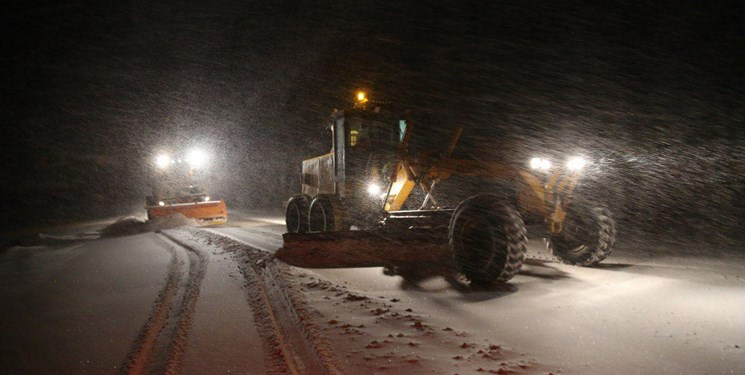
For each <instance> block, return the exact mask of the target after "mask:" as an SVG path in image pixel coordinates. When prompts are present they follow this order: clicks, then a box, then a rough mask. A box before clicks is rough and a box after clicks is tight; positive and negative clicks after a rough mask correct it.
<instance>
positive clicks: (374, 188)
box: [367, 182, 383, 197]
mask: <svg viewBox="0 0 745 375" xmlns="http://www.w3.org/2000/svg"><path fill="white" fill-rule="evenodd" d="M382 190H383V189H381V188H380V185H378V184H376V183H374V182H371V183H369V184H368V185H367V193H368V194H370V195H372V196H374V197H377V196H378V195H380V192H381V191H382Z"/></svg>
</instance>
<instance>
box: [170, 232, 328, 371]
mask: <svg viewBox="0 0 745 375" xmlns="http://www.w3.org/2000/svg"><path fill="white" fill-rule="evenodd" d="M179 232H181V233H183V234H184V235H186V236H185V237H184V241H189V242H190V243H191V241H194V242H195V243H194V247H197V246H200V247H201V246H207V247H209V248H212V249H214V250H218V251H226V252H229V253H232V255H233V257H234V259H235V260H236V261H237V262H238V265H239V269H240V271H241V273H242V274H243V277H244V280H245V283H246V296H247V298H248V302H249V305H250V306H251V309H252V310H253V312H254V319H255V321H256V326H257V330H258V331H259V334H260V335H261V338H262V340H263V341H264V354H265V360H266V364H267V369H266V370H267V372H268V373H271V374H340V373H341V371H340V370H339V368H338V365H337V364H336V360H335V359H334V358H333V354H332V351H331V349H330V348H329V347H328V345H327V344H326V343H325V342H324V340H323V339H322V338H321V336H320V335H319V334H318V329H317V327H315V326H313V324H312V323H311V319H310V318H309V317H308V316H306V315H307V312H306V311H305V308H304V307H303V306H302V302H301V299H302V297H301V296H300V295H299V294H298V293H299V292H298V291H297V290H294V289H293V287H292V286H291V285H289V284H288V282H287V281H286V278H287V277H289V276H288V275H287V273H286V272H285V270H284V269H283V267H284V265H283V264H280V263H277V262H276V261H273V260H271V259H270V258H271V256H270V254H269V253H267V252H266V251H261V250H257V249H255V248H253V247H251V246H249V245H247V244H245V243H242V242H239V241H236V240H235V239H232V238H229V237H226V236H224V235H221V234H217V233H215V232H211V231H210V232H208V231H205V230H199V231H198V230H194V229H182V230H179ZM203 251H208V250H203Z"/></svg>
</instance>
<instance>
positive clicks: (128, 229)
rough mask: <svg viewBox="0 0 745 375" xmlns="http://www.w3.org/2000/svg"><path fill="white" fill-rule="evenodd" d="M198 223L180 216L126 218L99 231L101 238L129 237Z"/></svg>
mask: <svg viewBox="0 0 745 375" xmlns="http://www.w3.org/2000/svg"><path fill="white" fill-rule="evenodd" d="M198 225H199V222H198V221H197V220H195V219H191V218H188V217H186V216H184V215H182V214H176V215H172V216H168V217H159V218H155V219H152V220H144V219H142V218H138V217H134V216H127V217H124V218H121V219H119V220H117V221H116V222H115V223H113V224H111V225H109V226H107V227H105V228H103V229H102V230H101V231H100V234H101V237H119V236H131V235H133V234H138V233H145V232H158V231H161V230H163V229H173V228H178V227H182V226H198Z"/></svg>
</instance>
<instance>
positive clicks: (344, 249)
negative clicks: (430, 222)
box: [275, 230, 451, 268]
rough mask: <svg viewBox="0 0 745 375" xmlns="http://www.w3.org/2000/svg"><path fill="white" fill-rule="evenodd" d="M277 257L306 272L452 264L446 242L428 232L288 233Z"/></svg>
mask: <svg viewBox="0 0 745 375" xmlns="http://www.w3.org/2000/svg"><path fill="white" fill-rule="evenodd" d="M283 237H284V246H283V247H282V248H280V249H279V250H277V252H276V254H275V255H276V257H277V258H279V259H280V260H282V261H283V262H285V263H287V264H290V265H292V266H296V267H304V268H349V267H381V266H390V265H400V264H412V263H449V262H450V258H451V257H450V256H449V251H448V246H447V241H443V240H442V238H440V237H441V236H440V235H437V234H436V233H429V232H427V231H421V232H420V231H411V232H405V233H399V232H387V231H375V230H371V231H345V232H321V233H285V234H284V236H283Z"/></svg>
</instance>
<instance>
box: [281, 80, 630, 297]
mask: <svg viewBox="0 0 745 375" xmlns="http://www.w3.org/2000/svg"><path fill="white" fill-rule="evenodd" d="M358 99H359V100H358V103H357V104H356V105H355V106H354V108H352V109H349V110H345V111H334V113H333V114H332V116H331V121H330V122H331V124H330V126H331V130H332V149H331V152H330V153H328V154H325V155H321V156H318V157H315V158H312V159H308V160H304V161H303V164H302V191H301V194H298V195H296V196H294V197H292V198H290V199H289V201H288V203H287V206H286V211H285V221H286V226H287V232H288V233H286V234H284V237H283V239H284V244H283V247H282V248H280V249H279V250H278V251H277V253H276V257H277V258H279V259H280V260H283V261H284V262H286V263H288V264H291V265H295V266H299V267H306V268H341V267H380V266H383V267H386V269H387V270H399V271H401V272H400V273H401V274H402V275H403V274H404V272H405V271H407V270H408V271H415V270H417V269H422V268H426V267H442V265H443V264H446V265H448V266H449V267H451V269H453V270H454V271H456V272H458V273H460V274H461V275H463V276H465V277H466V278H467V279H468V280H469V281H470V283H471V284H475V285H491V284H492V283H495V282H506V281H508V280H510V279H511V278H512V277H513V276H514V275H515V274H516V273H517V272H518V271H519V270H520V268H521V266H522V263H523V261H524V260H525V258H526V252H527V230H526V226H525V223H524V221H523V217H524V216H530V217H536V216H537V217H539V218H540V219H541V221H542V222H544V223H545V225H546V230H547V233H548V236H547V237H548V238H547V239H546V243H547V246H548V248H549V250H550V251H551V252H552V253H553V254H554V255H555V256H556V257H557V258H558V259H560V260H561V261H563V262H565V263H569V264H573V265H580V266H592V265H595V264H597V263H599V262H601V261H602V260H603V259H605V258H606V257H607V256H608V255H609V254H610V252H611V250H612V248H613V244H614V241H615V236H616V230H615V223H614V221H613V219H612V218H611V216H610V213H609V211H608V210H607V209H606V208H603V207H602V206H600V205H594V204H591V203H587V202H581V201H579V200H576V201H575V199H574V198H575V192H576V191H575V187H576V186H577V184H578V182H579V181H580V178H581V176H582V171H583V169H584V167H585V164H586V160H585V159H583V158H581V157H572V158H569V159H568V160H567V161H566V164H565V165H564V166H563V167H559V168H552V165H551V162H550V161H549V160H548V159H542V158H532V159H530V160H529V162H528V163H527V164H526V168H523V167H521V166H520V165H514V164H510V163H505V162H502V161H489V160H483V158H473V159H466V158H454V157H453V151H454V150H455V147H456V145H457V143H458V141H459V138H460V136H461V133H462V129H461V128H458V129H455V131H454V133H453V134H452V137H451V139H450V142H449V143H448V145H447V147H446V148H445V149H444V150H441V151H436V150H435V151H427V152H422V153H418V154H416V155H414V154H413V153H410V152H409V144H410V142H411V139H412V136H413V134H414V126H413V125H414V124H413V123H412V122H411V120H410V119H407V118H404V117H403V116H399V115H398V114H396V113H393V112H388V111H386V110H384V109H383V108H382V107H381V106H373V105H371V104H369V103H368V102H367V100H366V98H365V96H364V94H363V93H360V94H359V95H358ZM453 176H470V177H475V178H489V179H494V178H496V179H499V180H500V181H502V182H506V183H507V186H509V188H508V189H506V190H504V189H502V190H497V189H493V190H489V191H487V192H486V193H484V194H479V195H474V196H471V197H470V198H467V199H465V200H463V201H460V203H458V204H457V205H455V206H454V207H447V206H440V205H439V204H438V199H439V198H437V196H436V194H435V192H436V187H437V185H438V184H439V183H440V182H441V181H443V180H446V179H448V178H450V177H453ZM417 187H418V188H419V189H421V191H419V197H420V198H421V197H422V196H423V199H422V201H421V204H417V206H416V207H415V208H414V209H403V208H404V206H405V204H407V200H411V198H412V197H413V196H414V194H412V192H413V191H414V189H416V188H417ZM495 191H499V193H495ZM408 205H409V206H410V205H411V202H409V203H408ZM355 229H356V230H355Z"/></svg>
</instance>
